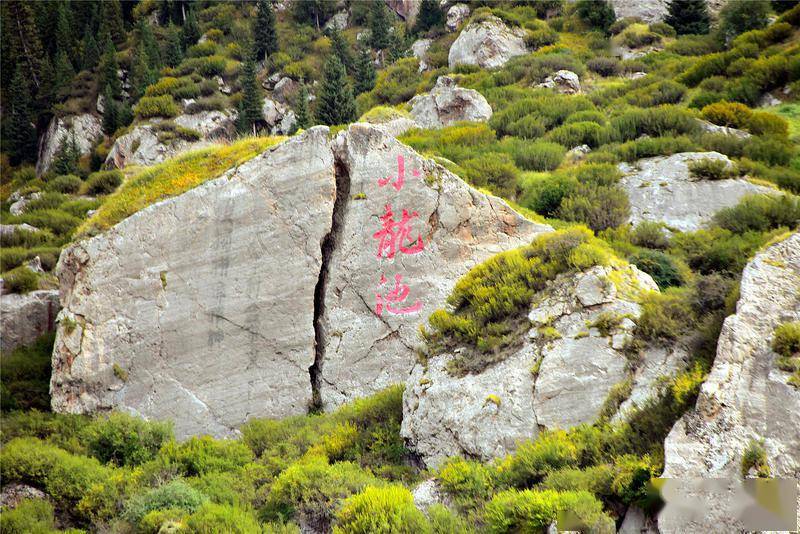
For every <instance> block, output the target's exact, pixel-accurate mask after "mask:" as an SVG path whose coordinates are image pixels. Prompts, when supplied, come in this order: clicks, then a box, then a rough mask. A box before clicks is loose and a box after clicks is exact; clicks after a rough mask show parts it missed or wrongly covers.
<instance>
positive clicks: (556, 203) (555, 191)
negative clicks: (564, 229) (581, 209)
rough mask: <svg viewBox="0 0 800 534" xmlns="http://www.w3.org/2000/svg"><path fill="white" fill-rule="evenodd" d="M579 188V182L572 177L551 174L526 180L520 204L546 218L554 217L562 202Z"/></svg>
mask: <svg viewBox="0 0 800 534" xmlns="http://www.w3.org/2000/svg"><path fill="white" fill-rule="evenodd" d="M577 187H578V181H577V179H575V178H574V177H573V176H571V175H566V174H560V173H555V174H550V175H547V176H543V177H536V178H534V179H530V180H526V181H525V182H524V183H523V193H522V196H521V198H520V204H521V205H522V206H524V207H526V208H528V209H530V210H533V211H535V212H536V213H538V214H540V215H544V216H545V217H554V216H555V215H556V214H557V212H558V208H559V207H560V206H561V201H562V200H563V199H564V197H566V196H568V195H570V194H571V193H572V192H573V191H575V189H577Z"/></svg>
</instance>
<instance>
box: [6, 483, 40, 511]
mask: <svg viewBox="0 0 800 534" xmlns="http://www.w3.org/2000/svg"><path fill="white" fill-rule="evenodd" d="M46 498H47V494H45V492H43V491H42V490H39V489H36V488H34V487H33V486H28V485H27V484H17V483H11V484H6V485H5V486H3V490H2V491H0V510H2V509H6V510H13V509H14V508H16V507H17V505H18V504H19V503H20V502H21V501H22V500H24V499H46Z"/></svg>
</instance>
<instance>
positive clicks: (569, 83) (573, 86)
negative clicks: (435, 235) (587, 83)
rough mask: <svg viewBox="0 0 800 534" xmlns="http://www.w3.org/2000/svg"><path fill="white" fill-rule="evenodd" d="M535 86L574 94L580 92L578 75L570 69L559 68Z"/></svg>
mask: <svg viewBox="0 0 800 534" xmlns="http://www.w3.org/2000/svg"><path fill="white" fill-rule="evenodd" d="M536 87H545V88H547V89H555V90H556V91H557V92H558V93H561V94H565V95H574V94H578V93H580V92H581V82H580V79H579V78H578V75H577V74H575V73H574V72H572V71H571V70H560V71H558V72H555V73H553V74H552V75H550V76H548V77H547V78H545V80H544V81H543V82H542V83H540V84H539V85H537V86H536Z"/></svg>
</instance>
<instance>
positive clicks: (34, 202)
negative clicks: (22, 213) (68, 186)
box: [25, 191, 67, 211]
mask: <svg viewBox="0 0 800 534" xmlns="http://www.w3.org/2000/svg"><path fill="white" fill-rule="evenodd" d="M65 200H67V197H66V196H64V195H62V194H61V193H55V192H52V191H49V192H46V193H42V194H41V196H40V197H39V198H34V199H31V200H30V201H29V202H28V205H27V206H26V207H25V210H26V211H37V210H51V209H56V208H58V207H59V206H60V205H61V204H62V203H63V202H64V201H65Z"/></svg>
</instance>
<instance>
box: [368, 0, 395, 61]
mask: <svg viewBox="0 0 800 534" xmlns="http://www.w3.org/2000/svg"><path fill="white" fill-rule="evenodd" d="M391 27H392V25H391V22H389V13H388V11H387V9H386V5H384V3H383V0H373V1H372V7H371V9H370V16H369V30H370V44H371V45H372V48H375V49H376V50H383V49H385V48H386V47H388V46H389V44H390V42H391V40H390V39H389V37H390V36H389V30H390V28H391Z"/></svg>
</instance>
